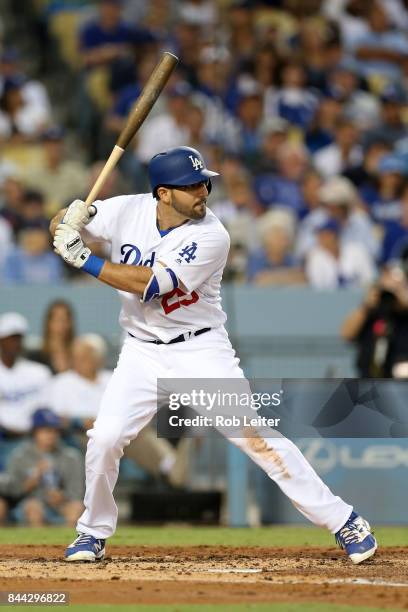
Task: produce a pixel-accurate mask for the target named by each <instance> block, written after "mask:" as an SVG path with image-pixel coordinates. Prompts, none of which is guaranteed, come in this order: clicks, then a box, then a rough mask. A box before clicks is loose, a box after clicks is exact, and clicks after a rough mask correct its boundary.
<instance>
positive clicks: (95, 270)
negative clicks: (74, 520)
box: [51, 147, 377, 563]
mask: <svg viewBox="0 0 408 612" xmlns="http://www.w3.org/2000/svg"><path fill="white" fill-rule="evenodd" d="M215 176H217V173H216V172H212V171H211V170H208V169H207V168H206V165H205V162H204V159H203V157H202V156H201V154H200V153H199V152H198V151H196V150H195V149H192V148H190V147H177V148H175V149H170V150H168V151H165V152H163V153H159V154H158V155H155V156H154V157H153V158H152V160H151V161H150V164H149V177H150V183H151V189H152V193H146V194H140V195H128V196H118V197H115V198H111V199H109V200H105V201H97V202H95V205H96V206H95V208H96V211H97V214H94V216H92V217H91V214H92V213H95V210H94V209H92V208H91V210H90V209H89V208H88V207H87V206H86V204H85V203H84V202H82V201H80V200H75V201H74V202H73V203H72V204H71V205H70V206H69V207H68V208H67V209H64V210H63V211H60V213H59V214H58V215H57V216H56V217H54V219H53V220H52V222H51V232H52V234H53V235H54V247H55V250H56V252H57V253H58V254H59V255H60V256H61V257H62V258H63V259H64V260H65V261H66V262H67V263H68V264H70V265H72V266H74V267H75V268H80V269H82V270H83V271H84V272H85V273H87V274H91V275H92V276H94V277H95V278H98V279H99V280H100V281H101V282H103V283H105V284H107V285H110V286H111V287H114V288H115V289H117V290H118V292H119V296H120V299H121V301H122V310H121V313H120V324H121V326H122V328H123V329H124V331H125V332H126V334H127V337H126V340H125V341H124V344H123V347H122V350H121V353H120V356H119V360H118V364H117V367H116V369H115V371H114V374H113V376H112V378H111V380H110V383H109V384H108V387H107V389H106V391H105V394H104V396H103V399H102V402H101V406H100V409H99V412H98V416H97V419H96V421H95V423H94V426H93V428H92V429H90V430H89V431H88V437H89V441H88V446H87V453H86V493H85V499H84V505H85V510H84V512H83V514H82V516H81V517H80V519H79V520H78V524H77V532H78V537H77V538H76V539H75V541H74V542H73V543H72V544H70V545H69V546H68V548H67V549H66V552H65V559H66V560H67V561H95V560H99V559H102V558H103V557H104V554H105V541H106V539H107V538H109V537H110V536H111V535H112V534H113V533H114V532H115V528H116V523H117V515H118V510H117V507H116V504H115V500H114V497H113V490H114V487H115V484H116V481H117V478H118V473H119V462H120V458H121V457H122V455H123V449H124V447H125V446H126V445H127V444H129V442H130V441H131V440H133V439H134V438H135V437H136V436H137V435H138V433H139V432H140V430H141V429H142V428H143V427H145V425H147V423H149V421H150V420H151V419H152V417H153V416H154V414H155V412H156V410H157V379H158V378H197V376H199V377H202V378H224V379H230V378H240V379H244V374H243V372H242V370H241V368H240V367H239V360H238V358H237V357H236V355H235V352H234V350H233V348H232V346H231V344H230V341H229V338H228V335H227V332H226V330H225V328H224V323H225V320H226V315H225V314H224V312H223V310H222V307H221V298H220V284H221V278H222V273H223V268H224V266H225V263H226V261H227V255H228V250H229V236H228V233H227V231H226V230H225V228H224V227H223V225H222V224H221V222H220V221H219V220H218V219H217V217H216V216H215V215H214V214H213V213H212V212H211V211H210V210H208V209H207V206H206V204H207V197H208V195H209V194H210V193H211V180H212V178H213V177H215ZM62 221H63V223H62ZM87 241H92V242H95V241H101V242H103V243H106V244H108V245H109V246H110V252H111V255H110V261H108V260H105V259H101V258H100V257H97V256H96V255H93V254H92V252H91V250H90V249H89V248H87V246H86V242H87ZM230 440H231V442H232V443H234V444H236V445H237V446H238V447H239V448H241V450H242V451H244V452H245V453H246V454H247V455H248V456H249V457H251V459H252V460H253V461H255V463H256V464H257V465H259V466H260V467H261V468H262V469H263V470H264V471H265V472H266V473H267V474H268V476H269V477H270V478H271V479H272V480H273V481H275V482H276V484H277V485H278V486H279V487H280V489H281V490H282V491H283V493H285V494H286V495H287V496H288V497H289V499H290V500H291V501H292V503H293V504H294V505H295V506H296V508H297V509H298V510H299V511H300V512H301V513H302V514H303V515H304V516H306V517H307V518H308V519H309V520H310V521H312V522H313V523H314V524H315V525H319V526H321V527H325V528H326V529H329V530H330V531H331V533H333V534H335V538H336V541H337V543H338V544H339V545H340V546H341V547H342V548H343V549H345V551H346V553H347V554H348V556H349V557H350V559H351V561H352V562H353V563H361V562H362V561H364V560H365V559H368V558H369V557H371V556H372V555H374V553H375V551H376V548H377V542H376V540H375V538H374V536H373V535H372V533H371V530H370V526H369V524H368V522H367V521H366V520H364V519H363V518H362V517H361V516H359V515H358V514H357V513H356V512H354V511H353V508H352V506H350V505H349V504H347V503H346V502H345V501H343V500H342V499H341V498H340V497H338V496H336V495H334V494H333V493H332V492H331V491H330V489H329V488H328V487H327V486H326V485H325V484H324V483H323V481H322V480H321V479H320V478H319V476H318V475H317V474H316V472H315V471H314V470H313V468H312V467H311V465H310V464H309V463H308V462H307V461H306V459H305V458H304V456H303V455H302V453H301V452H300V451H299V449H298V448H297V447H296V446H295V445H294V444H293V443H292V442H291V441H290V440H288V439H287V438H285V437H283V436H279V437H276V438H268V439H267V438H265V439H264V440H263V441H262V444H261V446H262V449H263V451H265V449H267V450H269V449H270V450H271V452H259V445H257V444H253V443H252V444H251V440H250V439H248V438H247V437H243V438H230Z"/></svg>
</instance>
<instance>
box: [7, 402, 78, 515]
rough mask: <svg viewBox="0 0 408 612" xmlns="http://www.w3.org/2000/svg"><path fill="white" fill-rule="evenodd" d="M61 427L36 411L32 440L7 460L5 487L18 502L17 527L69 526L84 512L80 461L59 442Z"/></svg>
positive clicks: (49, 414)
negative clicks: (6, 483)
mask: <svg viewBox="0 0 408 612" xmlns="http://www.w3.org/2000/svg"><path fill="white" fill-rule="evenodd" d="M60 424H61V422H60V419H59V417H58V416H57V415H56V414H54V413H53V412H52V411H51V410H49V409H48V408H39V409H38V410H36V411H35V413H34V414H33V417H32V437H31V440H27V441H26V442H23V443H22V444H21V446H19V447H17V448H16V449H15V450H14V451H13V453H12V455H11V457H10V461H9V463H8V465H7V476H8V487H9V491H10V494H11V495H12V496H13V497H14V498H17V499H19V500H20V501H19V503H18V504H17V506H16V507H15V508H14V510H13V511H12V515H13V518H14V519H15V520H16V521H17V522H18V523H20V524H26V525H29V526H32V527H40V526H42V525H45V524H66V525H70V526H71V525H74V524H75V522H76V520H77V519H78V517H79V516H80V514H81V512H82V511H83V505H82V496H83V492H84V466H83V459H82V456H81V454H80V452H79V451H78V450H77V449H75V448H70V447H67V446H64V445H63V444H62V443H61V439H60Z"/></svg>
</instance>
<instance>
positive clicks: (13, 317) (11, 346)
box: [0, 312, 51, 448]
mask: <svg viewBox="0 0 408 612" xmlns="http://www.w3.org/2000/svg"><path fill="white" fill-rule="evenodd" d="M27 330H28V323H27V321H26V319H25V318H24V317H23V316H22V315H20V314H18V313H17V312H7V313H5V314H2V315H1V316H0V430H1V432H2V436H3V441H2V448H3V446H4V444H5V443H6V442H7V440H10V441H13V440H15V439H17V440H18V439H20V438H21V437H22V436H24V435H26V434H27V433H28V432H29V431H30V427H31V417H32V414H33V413H34V412H35V410H36V408H38V406H39V405H40V404H41V403H42V402H43V397H42V393H43V391H44V389H45V386H46V384H47V383H48V380H49V378H50V375H51V374H50V371H49V369H48V368H47V367H45V366H43V365H41V364H39V363H34V362H33V361H29V360H27V359H23V357H22V353H23V339H24V336H25V334H26V333H27Z"/></svg>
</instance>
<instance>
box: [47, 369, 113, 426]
mask: <svg viewBox="0 0 408 612" xmlns="http://www.w3.org/2000/svg"><path fill="white" fill-rule="evenodd" d="M111 376H112V372H111V371H109V370H101V372H98V375H97V377H96V380H95V381H92V380H88V379H87V378H84V377H83V376H80V375H79V374H78V373H77V372H74V371H73V370H69V371H68V372H63V373H62V374H57V375H56V376H54V378H53V379H52V380H51V382H50V385H49V388H48V389H47V392H48V399H49V406H50V408H51V409H52V410H53V411H54V412H55V413H56V414H59V415H60V416H61V417H67V418H70V419H93V418H95V417H96V415H97V414H98V408H99V404H100V402H101V399H102V395H103V393H104V391H105V389H106V386H107V384H108V382H109V380H110V379H111Z"/></svg>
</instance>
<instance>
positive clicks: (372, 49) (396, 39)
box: [352, 0, 408, 79]
mask: <svg viewBox="0 0 408 612" xmlns="http://www.w3.org/2000/svg"><path fill="white" fill-rule="evenodd" d="M367 20H368V26H369V31H368V32H367V33H366V34H363V35H362V36H361V37H358V38H357V40H355V42H354V45H353V49H352V51H353V52H354V55H355V57H356V58H357V59H358V61H359V65H360V69H361V72H362V73H363V74H364V75H365V76H367V77H383V78H384V77H385V78H386V79H398V78H399V77H400V76H401V69H400V67H401V65H402V64H403V62H404V61H405V60H406V59H407V56H408V40H407V37H406V35H405V33H403V32H399V31H398V30H395V29H394V28H392V27H391V24H390V21H389V19H388V16H387V13H386V11H385V9H384V8H383V6H382V4H381V3H380V2H379V1H378V0H377V1H374V2H370V4H369V8H368V15H367Z"/></svg>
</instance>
